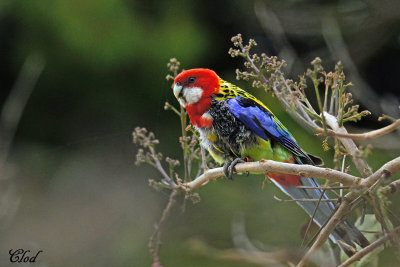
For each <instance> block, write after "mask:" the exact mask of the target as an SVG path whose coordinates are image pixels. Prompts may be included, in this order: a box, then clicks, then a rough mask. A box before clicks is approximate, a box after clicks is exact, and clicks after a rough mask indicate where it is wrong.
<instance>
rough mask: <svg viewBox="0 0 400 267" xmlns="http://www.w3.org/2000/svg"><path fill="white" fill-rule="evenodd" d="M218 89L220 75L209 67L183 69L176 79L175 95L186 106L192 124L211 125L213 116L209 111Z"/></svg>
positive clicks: (199, 125)
mask: <svg viewBox="0 0 400 267" xmlns="http://www.w3.org/2000/svg"><path fill="white" fill-rule="evenodd" d="M218 91H219V79H218V76H217V74H216V73H215V72H214V71H212V70H209V69H191V70H186V71H183V72H181V73H180V74H179V75H178V76H176V78H175V81H174V95H175V97H176V98H177V99H178V101H179V103H180V104H181V105H182V106H184V107H185V108H186V110H187V112H188V114H189V118H190V120H191V122H192V124H193V125H195V126H198V127H211V124H212V118H211V117H210V115H209V114H208V113H207V111H208V110H209V109H210V105H211V101H212V96H213V95H214V94H216V93H218Z"/></svg>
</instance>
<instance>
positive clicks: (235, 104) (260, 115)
mask: <svg viewBox="0 0 400 267" xmlns="http://www.w3.org/2000/svg"><path fill="white" fill-rule="evenodd" d="M228 107H229V110H230V111H231V112H232V113H233V115H234V116H235V117H236V118H238V119H239V120H240V121H241V122H242V123H244V124H245V125H246V126H247V127H249V128H250V130H252V131H253V132H254V133H255V134H257V135H258V136H259V137H261V138H262V139H264V140H269V139H272V140H273V141H275V142H279V143H280V144H282V145H283V146H284V147H285V148H286V149H288V150H289V151H290V152H292V153H293V154H294V155H295V156H299V157H301V158H304V159H306V161H308V162H310V163H312V160H311V159H310V158H309V156H308V155H307V153H305V152H304V151H303V150H302V149H301V148H300V146H299V145H298V144H297V143H296V140H294V138H293V136H292V135H291V134H290V132H289V131H288V130H287V129H286V128H285V126H283V124H282V123H281V122H280V121H279V120H278V119H277V118H276V117H275V116H274V114H272V113H271V112H269V111H268V110H267V109H265V108H264V107H262V106H261V105H259V104H258V103H256V102H255V101H253V100H252V99H249V98H244V97H242V96H240V95H238V96H236V97H235V98H231V99H229V100H228ZM299 163H301V162H299Z"/></svg>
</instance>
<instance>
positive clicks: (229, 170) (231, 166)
mask: <svg viewBox="0 0 400 267" xmlns="http://www.w3.org/2000/svg"><path fill="white" fill-rule="evenodd" d="M245 162H246V161H245V160H244V159H242V158H236V159H235V160H233V161H227V162H226V163H225V164H224V167H223V169H224V174H225V176H226V177H227V178H228V179H230V180H233V178H232V176H233V172H234V171H235V166H236V164H238V163H245Z"/></svg>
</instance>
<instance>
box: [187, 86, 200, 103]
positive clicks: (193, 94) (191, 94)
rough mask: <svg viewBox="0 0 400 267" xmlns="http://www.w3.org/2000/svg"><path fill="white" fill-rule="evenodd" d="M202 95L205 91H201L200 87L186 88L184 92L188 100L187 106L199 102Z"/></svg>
mask: <svg viewBox="0 0 400 267" xmlns="http://www.w3.org/2000/svg"><path fill="white" fill-rule="evenodd" d="M202 94H203V89H201V88H200V87H191V88H186V89H185V90H184V91H183V96H184V98H185V100H186V104H187V105H192V104H194V103H196V102H198V101H199V100H200V98H201V95H202Z"/></svg>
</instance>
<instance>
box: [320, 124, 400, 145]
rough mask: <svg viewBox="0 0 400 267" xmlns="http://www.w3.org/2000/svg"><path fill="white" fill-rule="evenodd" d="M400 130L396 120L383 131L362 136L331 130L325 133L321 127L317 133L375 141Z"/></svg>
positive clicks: (362, 134) (374, 131)
mask: <svg viewBox="0 0 400 267" xmlns="http://www.w3.org/2000/svg"><path fill="white" fill-rule="evenodd" d="M399 128H400V119H398V120H395V121H394V122H393V123H392V124H390V125H388V126H386V127H383V128H381V129H377V130H373V131H370V132H366V133H360V134H351V133H342V132H335V131H332V130H330V129H328V130H327V132H326V133H325V131H324V129H322V128H319V127H318V128H316V131H317V133H318V134H324V135H328V136H337V137H344V138H350V139H353V140H369V139H375V138H378V137H381V136H383V135H385V134H388V133H391V132H393V131H395V130H396V129H399Z"/></svg>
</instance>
